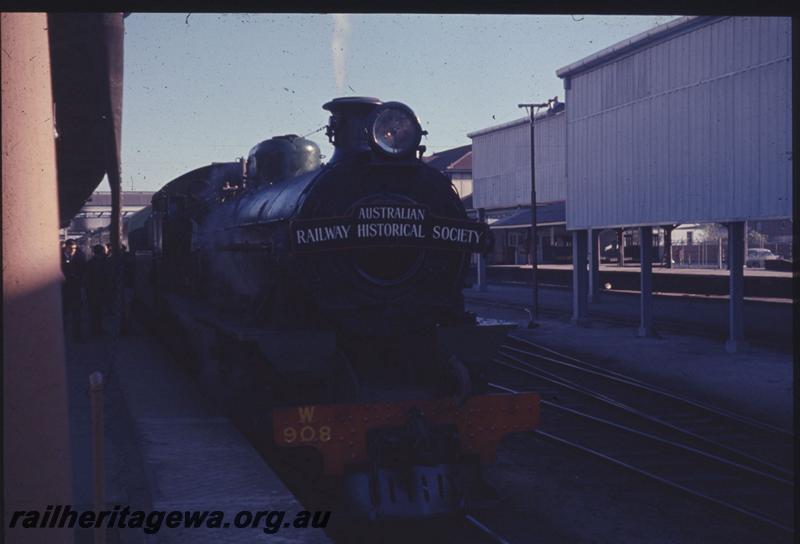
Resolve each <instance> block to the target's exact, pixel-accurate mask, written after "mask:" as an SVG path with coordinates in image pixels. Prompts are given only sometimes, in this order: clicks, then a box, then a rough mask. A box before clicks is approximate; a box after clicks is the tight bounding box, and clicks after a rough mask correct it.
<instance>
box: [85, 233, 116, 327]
mask: <svg viewBox="0 0 800 544" xmlns="http://www.w3.org/2000/svg"><path fill="white" fill-rule="evenodd" d="M109 268H110V267H109V262H108V259H107V258H106V254H105V247H104V246H103V245H102V244H97V245H95V246H94V247H92V258H91V259H90V260H89V262H88V263H87V264H86V302H87V305H88V307H89V329H90V330H91V333H92V334H94V335H98V334H103V326H102V324H103V313H104V309H105V300H106V297H107V295H108V289H109V286H110V285H109V284H110V281H109V279H110V277H109V276H110V274H109V273H110V270H109Z"/></svg>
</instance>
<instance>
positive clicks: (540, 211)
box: [489, 201, 567, 230]
mask: <svg viewBox="0 0 800 544" xmlns="http://www.w3.org/2000/svg"><path fill="white" fill-rule="evenodd" d="M566 223H567V209H566V206H565V202H564V201H561V202H549V203H547V204H539V205H537V206H536V226H537V227H551V226H555V225H565V224H566ZM530 226H531V210H530V208H524V209H522V210H520V211H519V212H517V213H515V214H514V215H512V216H510V217H506V218H503V219H500V220H498V221H496V222H495V223H493V224H491V225H490V227H489V228H491V229H492V230H494V229H522V228H525V227H530Z"/></svg>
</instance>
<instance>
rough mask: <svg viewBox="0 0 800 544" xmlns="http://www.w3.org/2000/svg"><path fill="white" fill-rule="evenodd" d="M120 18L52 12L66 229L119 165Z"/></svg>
mask: <svg viewBox="0 0 800 544" xmlns="http://www.w3.org/2000/svg"><path fill="white" fill-rule="evenodd" d="M123 17H124V15H123V14H122V13H51V14H49V15H48V18H47V19H48V20H47V25H48V34H49V38H50V62H51V76H52V83H53V115H54V117H55V126H56V132H57V137H56V161H57V167H58V199H59V211H60V223H61V226H62V227H66V226H67V225H68V224H69V222H70V220H71V219H72V218H73V217H74V216H75V215H76V214H77V213H78V211H79V210H80V209H81V206H83V203H84V202H85V201H86V199H88V198H89V196H90V195H91V194H92V193H93V192H94V190H95V189H96V188H97V186H98V185H99V184H100V182H101V181H102V180H103V177H104V176H105V175H106V172H107V170H108V166H107V165H108V164H109V159H110V158H111V160H112V161H113V160H114V158H116V162H117V163H118V160H119V145H120V128H121V119H122V75H123V71H122V66H123V52H122V48H123V34H124V25H123Z"/></svg>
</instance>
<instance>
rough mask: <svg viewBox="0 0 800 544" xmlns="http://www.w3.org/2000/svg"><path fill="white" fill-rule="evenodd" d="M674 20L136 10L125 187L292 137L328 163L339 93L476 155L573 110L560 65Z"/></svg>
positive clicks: (151, 185) (130, 39)
mask: <svg viewBox="0 0 800 544" xmlns="http://www.w3.org/2000/svg"><path fill="white" fill-rule="evenodd" d="M675 17H676V16H675V15H661V16H593V15H577V14H576V15H449V14H442V15H438V14H418V15H391V14H347V15H344V14H188V13H174V14H165V13H132V14H131V15H129V16H128V17H127V18H126V19H125V75H124V90H123V120H122V179H123V189H124V190H126V191H130V190H134V191H154V190H157V189H158V188H160V187H161V186H162V185H164V184H165V183H167V182H168V181H170V180H171V179H174V178H175V177H177V176H179V175H180V174H182V173H184V172H186V171H188V170H192V169H194V168H198V167H200V166H204V165H207V164H209V163H211V162H222V161H232V160H235V159H237V158H238V157H242V156H247V153H248V151H249V150H250V148H251V147H253V146H254V145H255V144H257V143H258V142H260V141H262V140H266V139H268V138H270V137H272V136H276V135H281V134H299V135H301V136H306V135H309V136H308V137H309V138H310V139H312V140H314V141H315V142H316V143H317V144H319V145H320V148H321V149H322V153H323V155H324V156H325V157H330V156H331V155H332V152H333V149H332V146H331V145H330V144H329V143H328V141H327V138H326V137H325V136H324V133H323V132H316V133H315V132H314V131H316V130H318V129H320V128H321V127H323V126H324V125H325V124H326V123H327V120H328V112H327V111H325V110H323V109H322V105H323V104H324V103H325V102H327V101H329V100H331V99H332V98H335V97H338V96H374V97H377V98H380V99H381V100H383V101H390V100H398V101H400V102H403V103H405V104H407V105H408V106H410V107H411V108H412V109H413V110H414V112H415V113H416V114H417V116H418V117H419V118H420V121H421V123H422V126H423V128H424V129H425V130H427V131H428V136H427V137H426V138H424V139H423V142H422V143H423V144H424V145H426V146H427V148H428V153H427V154H430V153H434V152H436V151H441V150H444V149H448V148H451V147H456V146H460V145H465V144H469V143H470V139H469V138H468V137H467V133H469V132H472V131H475V130H479V129H482V128H486V127H489V126H493V125H497V124H500V123H504V122H507V121H511V120H514V119H518V118H520V117H522V116H524V111H522V110H520V109H519V108H518V107H517V104H519V103H521V102H543V101H545V100H546V99H548V98H552V97H554V96H558V97H559V99H560V100H562V101H563V100H564V89H563V84H562V81H561V80H560V79H559V78H558V77H557V76H556V75H555V71H556V70H557V69H558V68H561V67H562V66H566V65H568V64H571V63H573V62H575V61H577V60H580V59H582V58H584V57H586V56H588V55H591V54H592V53H595V52H597V51H599V50H600V49H603V48H605V47H608V46H609V45H612V44H614V43H617V42H619V41H621V40H624V39H627V38H630V37H632V36H634V35H636V34H638V33H640V32H643V31H646V30H649V29H651V28H653V27H655V26H657V25H660V24H663V23H666V22H668V21H670V20H671V19H674V18H675ZM323 160H324V159H323ZM98 189H99V190H108V188H107V184H105V183H104V184H101V186H100V187H99V188H98Z"/></svg>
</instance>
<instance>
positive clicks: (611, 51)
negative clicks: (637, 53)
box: [556, 16, 719, 78]
mask: <svg viewBox="0 0 800 544" xmlns="http://www.w3.org/2000/svg"><path fill="white" fill-rule="evenodd" d="M718 18H719V17H705V16H703V17H701V16H688V17H680V18H678V19H674V20H672V21H669V22H668V23H665V24H663V25H659V26H657V27H655V28H651V29H650V30H646V31H644V32H641V33H639V34H636V35H635V36H633V37H631V38H627V39H625V40H622V41H621V42H617V43H615V44H614V45H611V46H609V47H606V48H605V49H601V50H600V51H598V52H596V53H593V54H591V55H589V56H588V57H585V58H582V59H581V60H578V61H575V62H573V63H572V64H568V65H567V66H564V67H562V68H559V69H558V70H556V75H557V76H558V77H561V78H564V77H568V76H571V75H574V74H577V73H579V72H583V71H585V70H588V69H590V68H594V67H595V66H599V65H601V64H605V63H607V62H610V61H612V60H614V59H616V58H619V57H621V56H624V55H626V54H628V53H630V52H631V51H633V50H635V49H639V48H641V47H643V46H645V45H649V44H651V43H653V42H656V41H660V40H664V39H665V38H668V37H670V36H673V35H675V34H678V33H680V32H685V31H688V30H690V29H691V28H694V27H696V26H699V25H702V24H705V23H708V22H710V21H712V20H714V19H718Z"/></svg>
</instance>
